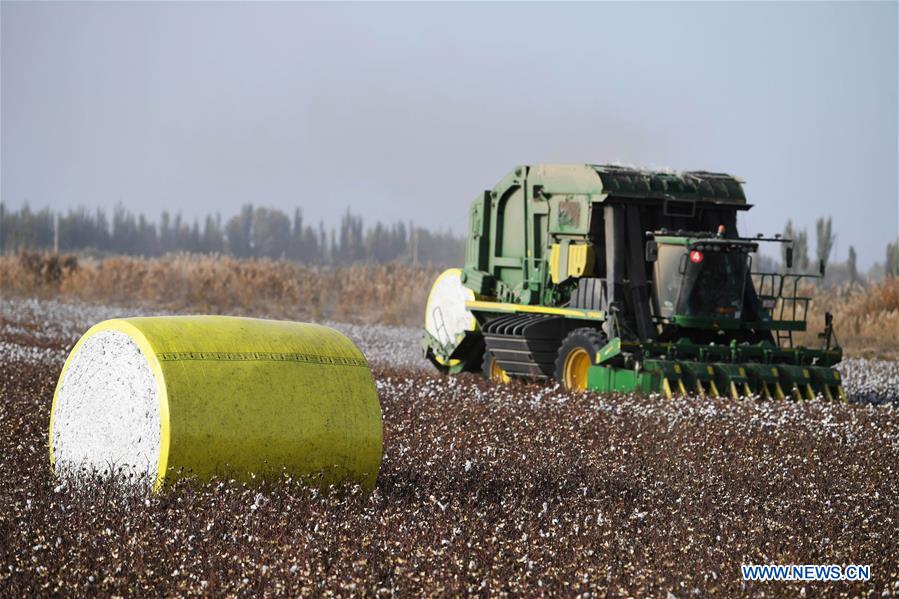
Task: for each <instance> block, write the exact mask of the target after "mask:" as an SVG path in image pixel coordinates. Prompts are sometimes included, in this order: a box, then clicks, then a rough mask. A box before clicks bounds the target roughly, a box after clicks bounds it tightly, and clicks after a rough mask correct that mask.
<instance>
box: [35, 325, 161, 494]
mask: <svg viewBox="0 0 899 599" xmlns="http://www.w3.org/2000/svg"><path fill="white" fill-rule="evenodd" d="M53 422H54V424H53V434H52V438H51V439H50V443H51V444H52V448H51V450H52V452H53V456H54V468H55V470H56V474H57V475H58V476H60V477H61V478H63V479H66V478H70V477H76V478H77V476H78V475H80V474H99V475H102V476H105V477H108V476H111V475H118V476H122V477H124V479H125V480H133V481H135V482H143V483H146V482H149V483H152V482H153V481H154V480H155V478H156V473H157V469H158V467H159V454H160V444H161V421H160V411H159V396H158V393H157V387H156V378H155V377H154V375H153V371H152V370H151V368H150V364H149V363H148V362H147V359H146V357H144V355H143V354H142V353H141V350H140V348H139V347H138V346H137V344H136V343H135V342H134V340H133V339H132V338H131V337H129V336H128V335H126V334H125V333H122V332H120V331H112V330H111V331H101V332H99V333H97V334H96V335H93V336H91V337H89V338H88V339H86V340H85V341H84V343H83V344H82V345H81V347H80V349H78V351H77V352H74V353H73V355H72V357H71V359H70V362H69V364H68V365H67V367H66V369H65V371H64V373H63V376H62V380H61V381H60V385H59V391H58V396H57V400H56V406H55V411H54V413H53Z"/></svg>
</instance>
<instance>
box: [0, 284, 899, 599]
mask: <svg viewBox="0 0 899 599" xmlns="http://www.w3.org/2000/svg"><path fill="white" fill-rule="evenodd" d="M150 312H152V310H151V311H150ZM120 313H127V314H137V313H149V312H148V311H147V309H146V308H136V307H135V308H131V309H128V308H122V307H121V306H118V307H109V306H104V305H101V304H96V303H95V304H83V303H71V302H60V301H55V300H54V301H48V300H17V299H16V300H9V299H8V300H2V301H0V399H2V401H0V456H2V457H0V481H2V482H0V595H2V596H9V597H19V596H34V595H37V596H48V595H64V596H107V595H126V596H134V595H137V596H146V595H154V596H155V595H167V596H168V595H184V594H202V595H210V596H222V595H225V596H245V595H246V596H249V595H277V596H309V595H315V596H347V597H349V596H360V595H369V596H371V595H376V596H384V597H391V596H400V597H406V596H459V595H479V596H504V595H512V596H535V595H555V596H566V597H568V596H577V595H581V596H608V595H615V596H635V597H647V596H652V597H671V596H675V597H693V596H724V597H734V596H754V597H761V596H768V597H770V596H790V597H795V596H803V595H804V596H847V597H848V596H864V597H881V596H899V535H897V534H896V531H897V530H899V391H897V389H899V366H897V364H896V363H894V362H888V361H874V360H862V359H859V360H850V361H847V362H845V363H844V365H843V374H844V376H845V377H846V379H847V381H846V386H847V390H848V392H849V394H850V398H851V400H852V403H850V404H848V405H845V404H836V403H825V402H817V401H816V402H805V403H792V402H760V401H753V400H743V401H727V400H717V399H714V400H713V399H706V400H699V399H695V398H677V399H675V400H673V401H664V400H662V399H659V398H657V397H636V396H600V395H597V394H581V395H578V394H569V393H565V392H562V391H561V390H560V389H559V388H558V387H557V386H555V385H527V384H511V385H503V386H497V385H492V384H489V383H487V382H485V381H484V380H482V379H481V378H480V377H476V376H473V375H466V376H462V377H458V378H444V377H441V376H439V375H437V374H436V373H434V372H432V371H431V370H430V369H427V368H426V366H427V365H426V364H424V363H423V362H422V361H421V358H420V357H419V355H418V351H417V342H418V331H417V329H415V328H411V327H387V326H379V325H360V324H340V323H332V324H333V325H334V326H337V327H338V328H341V329H342V330H344V331H345V332H346V333H347V334H348V335H350V336H351V337H352V338H354V339H355V340H356V341H357V343H359V345H360V347H362V349H363V351H365V352H366V354H367V355H368V356H370V357H371V358H372V361H373V363H374V367H375V377H376V383H377V387H378V392H379V395H380V399H381V403H382V407H383V412H384V427H385V452H384V458H383V464H382V469H381V474H380V477H379V479H378V484H377V487H376V489H375V491H374V492H373V493H372V494H370V495H364V494H363V493H361V492H360V491H359V490H358V489H340V490H335V491H332V492H330V493H321V492H316V491H311V490H307V489H304V488H302V487H300V486H298V485H297V484H295V483H294V482H293V481H290V480H286V479H285V480H269V481H261V482H260V483H259V484H258V485H254V486H247V485H241V484H237V483H234V482H231V481H228V480H218V481H213V482H211V483H204V484H199V483H195V482H192V481H185V482H181V483H178V484H177V485H176V486H175V487H174V488H171V489H169V490H167V491H165V492H164V493H161V494H158V495H151V496H144V495H140V494H134V493H126V492H123V489H121V488H118V487H116V486H114V485H111V484H107V483H93V484H88V485H86V486H85V487H83V488H68V487H66V486H63V485H60V484H59V483H57V481H55V480H54V479H53V477H52V475H51V473H50V470H49V466H48V461H47V427H48V420H49V411H50V402H51V399H52V393H53V388H54V385H55V383H56V379H57V377H58V375H59V371H60V368H61V366H62V361H63V359H64V358H65V356H66V353H67V351H68V349H69V348H71V346H72V345H73V344H74V342H75V340H76V339H77V338H78V336H79V335H80V334H81V333H82V332H83V331H84V330H85V329H86V328H87V327H88V326H89V325H90V324H93V323H94V322H96V321H98V320H102V319H104V318H109V317H112V316H116V315H119V314H120ZM751 563H759V564H767V563H778V564H790V563H795V564H809V563H811V564H829V563H835V564H849V563H853V564H870V566H871V574H872V579H871V580H870V581H869V582H867V583H860V582H854V583H848V582H843V583H821V582H819V583H746V582H743V581H742V579H741V575H740V565H741V564H751Z"/></svg>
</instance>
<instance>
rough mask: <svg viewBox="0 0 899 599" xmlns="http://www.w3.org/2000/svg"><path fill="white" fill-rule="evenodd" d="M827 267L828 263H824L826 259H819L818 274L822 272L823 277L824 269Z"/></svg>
mask: <svg viewBox="0 0 899 599" xmlns="http://www.w3.org/2000/svg"><path fill="white" fill-rule="evenodd" d="M826 267H827V265H826V264H824V260H819V261H818V274H820V275H821V276H822V277H823V276H824V270H825V268H826Z"/></svg>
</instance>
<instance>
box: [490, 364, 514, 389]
mask: <svg viewBox="0 0 899 599" xmlns="http://www.w3.org/2000/svg"><path fill="white" fill-rule="evenodd" d="M490 380H491V381H493V382H495V383H508V382H509V381H511V380H512V379H511V378H509V374H508V373H507V372H506V371H505V370H503V367H502V366H500V365H499V362H497V361H496V358H493V360H492V361H491V362H490Z"/></svg>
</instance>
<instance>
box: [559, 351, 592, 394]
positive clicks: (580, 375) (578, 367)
mask: <svg viewBox="0 0 899 599" xmlns="http://www.w3.org/2000/svg"><path fill="white" fill-rule="evenodd" d="M589 368H590V354H588V353H587V350H585V349H584V348H582V347H576V348H574V349H573V350H571V352H569V354H568V355H567V356H565V368H564V370H563V373H562V382H563V384H564V385H565V388H566V389H568V390H570V391H583V390H585V389H586V388H587V370H588V369H589Z"/></svg>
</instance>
